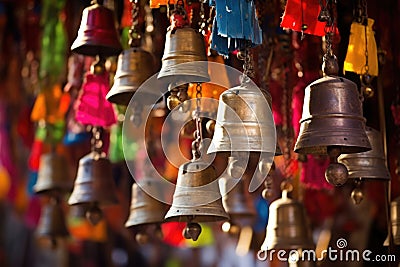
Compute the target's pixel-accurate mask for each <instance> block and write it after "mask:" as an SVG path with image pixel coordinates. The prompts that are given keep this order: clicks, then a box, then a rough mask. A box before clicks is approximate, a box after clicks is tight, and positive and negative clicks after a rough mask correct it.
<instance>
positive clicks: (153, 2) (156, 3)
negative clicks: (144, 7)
mask: <svg viewBox="0 0 400 267" xmlns="http://www.w3.org/2000/svg"><path fill="white" fill-rule="evenodd" d="M168 2H169V3H170V4H175V2H176V1H175V0H169V1H168V0H150V8H159V7H160V6H166V5H167V4H168Z"/></svg>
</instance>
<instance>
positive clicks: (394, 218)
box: [390, 197, 400, 245]
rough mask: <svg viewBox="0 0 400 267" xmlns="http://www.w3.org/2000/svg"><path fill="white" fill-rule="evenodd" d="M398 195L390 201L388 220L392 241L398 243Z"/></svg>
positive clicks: (399, 205) (399, 229)
mask: <svg viewBox="0 0 400 267" xmlns="http://www.w3.org/2000/svg"><path fill="white" fill-rule="evenodd" d="M399 215H400V197H398V198H396V199H395V200H393V201H392V202H391V203H390V222H391V225H392V234H393V243H394V244H395V245H400V216H399Z"/></svg>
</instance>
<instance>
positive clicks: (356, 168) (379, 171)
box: [338, 127, 390, 180]
mask: <svg viewBox="0 0 400 267" xmlns="http://www.w3.org/2000/svg"><path fill="white" fill-rule="evenodd" d="M366 133H367V136H368V139H369V142H370V143H371V148H372V149H371V150H370V151H367V152H362V153H354V154H344V155H341V156H339V158H338V161H339V162H341V163H343V164H344V165H345V166H346V167H347V169H348V171H349V178H352V179H361V178H362V179H381V180H390V173H389V170H388V168H387V167H386V158H385V154H384V151H383V142H382V135H381V134H380V132H379V131H377V130H375V129H373V128H371V127H366Z"/></svg>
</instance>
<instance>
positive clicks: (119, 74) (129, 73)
mask: <svg viewBox="0 0 400 267" xmlns="http://www.w3.org/2000/svg"><path fill="white" fill-rule="evenodd" d="M154 72H155V71H154V58H153V56H152V55H151V54H150V53H149V52H147V51H144V50H143V49H141V48H138V47H132V48H130V49H127V50H124V51H123V52H122V53H121V54H120V55H119V57H118V65H117V71H116V73H115V77H114V85H113V86H112V87H111V89H110V91H109V92H108V94H107V96H106V98H107V100H108V101H110V102H112V103H115V104H118V105H124V106H127V105H128V104H129V101H130V100H131V98H132V96H133V94H134V93H135V92H136V90H137V89H138V88H139V87H140V85H142V83H143V82H144V81H146V80H147V79H148V78H150V77H151V75H153V74H154ZM144 91H145V90H143V91H142V92H141V93H143V92H144ZM144 97H145V96H144Z"/></svg>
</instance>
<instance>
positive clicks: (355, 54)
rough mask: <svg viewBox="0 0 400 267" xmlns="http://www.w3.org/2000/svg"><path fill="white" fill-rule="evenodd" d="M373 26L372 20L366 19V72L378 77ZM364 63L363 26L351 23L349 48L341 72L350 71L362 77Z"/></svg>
mask: <svg viewBox="0 0 400 267" xmlns="http://www.w3.org/2000/svg"><path fill="white" fill-rule="evenodd" d="M373 24H374V20H373V19H368V26H367V45H368V66H369V71H368V72H369V74H370V75H372V76H378V53H377V48H376V42H375V36H374V34H375V33H374V31H373V29H372V25H373ZM365 63H366V57H365V26H364V25H362V24H360V23H357V22H353V23H352V24H351V29H350V40H349V46H348V47H347V54H346V59H345V61H344V67H343V71H351V72H355V73H357V74H360V75H362V74H364V73H365Z"/></svg>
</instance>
